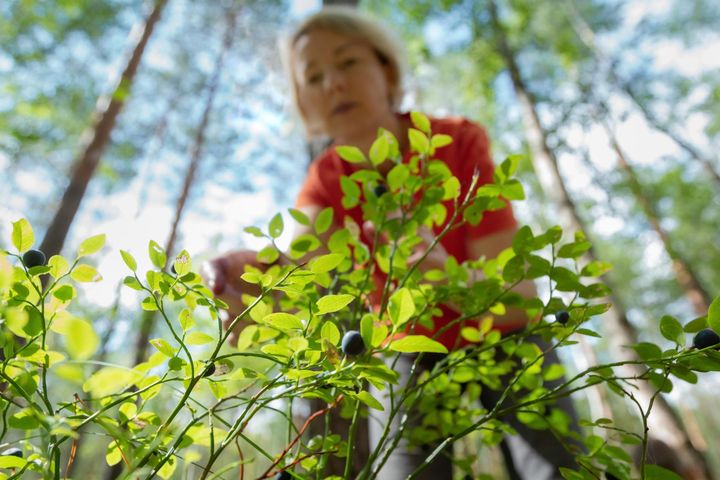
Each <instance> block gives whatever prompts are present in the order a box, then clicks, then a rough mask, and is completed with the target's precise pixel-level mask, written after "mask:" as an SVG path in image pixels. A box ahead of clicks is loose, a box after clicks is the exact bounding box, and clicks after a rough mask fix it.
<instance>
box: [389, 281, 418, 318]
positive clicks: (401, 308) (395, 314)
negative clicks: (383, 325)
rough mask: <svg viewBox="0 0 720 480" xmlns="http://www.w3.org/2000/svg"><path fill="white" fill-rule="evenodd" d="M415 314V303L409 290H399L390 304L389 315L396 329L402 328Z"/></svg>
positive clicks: (392, 297) (392, 296)
mask: <svg viewBox="0 0 720 480" xmlns="http://www.w3.org/2000/svg"><path fill="white" fill-rule="evenodd" d="M414 313H415V302H414V301H413V298H412V295H411V294H410V291H409V290H408V289H407V288H404V287H403V288H399V289H397V290H396V291H395V292H394V293H393V294H392V295H391V296H390V300H389V302H388V315H390V320H391V321H392V323H393V325H395V326H396V327H401V326H402V325H404V324H405V323H406V322H407V321H408V320H410V318H412V316H413V314H414Z"/></svg>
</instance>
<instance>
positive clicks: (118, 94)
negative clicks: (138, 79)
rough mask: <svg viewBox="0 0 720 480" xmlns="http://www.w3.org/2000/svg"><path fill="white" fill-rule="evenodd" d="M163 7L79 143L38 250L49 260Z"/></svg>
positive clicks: (58, 247)
mask: <svg viewBox="0 0 720 480" xmlns="http://www.w3.org/2000/svg"><path fill="white" fill-rule="evenodd" d="M166 3H167V0H156V2H155V7H154V8H153V11H152V12H151V13H150V16H149V17H148V19H147V21H146V22H145V26H144V28H143V30H142V33H141V35H140V38H139V40H138V42H137V44H136V46H135V48H134V49H133V51H132V54H131V55H130V59H129V60H128V62H127V64H126V66H125V70H124V71H123V73H122V75H121V76H120V81H119V83H118V85H117V87H115V90H114V91H113V93H112V96H111V97H110V98H108V97H106V96H103V97H100V99H98V102H97V112H96V118H97V121H96V123H95V125H94V127H93V129H92V131H90V132H89V133H86V134H85V135H83V137H85V139H86V140H85V141H83V142H82V143H83V144H84V145H85V147H84V149H83V151H82V153H81V154H80V156H79V157H78V158H77V160H76V161H75V163H74V166H73V171H72V175H71V178H70V184H69V185H68V186H67V188H66V190H65V193H64V194H63V196H62V200H61V201H60V205H59V207H58V210H57V212H56V213H55V216H54V217H53V219H52V221H51V222H50V226H49V227H48V229H47V232H46V233H45V237H44V238H43V241H42V244H41V245H40V250H42V251H43V252H45V255H46V256H47V257H48V258H50V257H51V256H53V255H57V254H59V253H60V251H61V250H62V247H63V244H64V243H65V238H66V237H67V234H68V231H69V230H70V225H71V224H72V222H73V220H74V218H75V215H76V214H77V211H78V209H79V208H80V202H81V201H82V199H83V196H84V195H85V191H86V190H87V186H88V183H89V182H90V179H91V178H92V176H93V174H94V173H95V170H96V169H97V166H98V164H99V163H100V159H101V157H102V154H103V152H104V151H105V148H106V147H107V145H108V143H109V141H110V135H111V134H112V131H113V127H114V126H115V121H116V120H117V117H118V115H119V114H120V111H121V110H122V107H123V105H124V104H125V100H126V98H127V95H128V93H129V90H130V87H131V86H132V84H133V80H134V78H135V74H136V73H137V70H138V66H139V65H140V60H141V59H142V56H143V53H144V52H145V47H146V46H147V43H148V40H149V39H150V36H151V35H152V33H153V30H154V29H155V25H156V24H157V22H158V20H159V19H160V14H161V13H162V10H163V7H164V6H165V4H166ZM134 32H135V31H134ZM134 32H133V33H131V36H135V33H134Z"/></svg>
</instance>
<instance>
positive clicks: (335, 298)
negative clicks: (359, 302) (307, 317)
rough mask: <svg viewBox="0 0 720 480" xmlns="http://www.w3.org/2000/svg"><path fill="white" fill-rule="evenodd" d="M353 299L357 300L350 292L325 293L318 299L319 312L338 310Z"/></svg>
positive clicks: (320, 313)
mask: <svg viewBox="0 0 720 480" xmlns="http://www.w3.org/2000/svg"><path fill="white" fill-rule="evenodd" d="M353 300H355V297H354V296H353V295H348V294H339V295H325V296H324V297H322V298H320V299H319V300H318V301H317V307H318V312H317V314H318V315H324V314H326V313H332V312H337V311H338V310H341V309H343V308H345V307H346V306H347V305H348V304H350V302H352V301H353Z"/></svg>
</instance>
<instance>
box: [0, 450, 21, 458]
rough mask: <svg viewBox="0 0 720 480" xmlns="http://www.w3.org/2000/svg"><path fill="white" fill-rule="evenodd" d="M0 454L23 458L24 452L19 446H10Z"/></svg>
mask: <svg viewBox="0 0 720 480" xmlns="http://www.w3.org/2000/svg"><path fill="white" fill-rule="evenodd" d="M0 456H2V457H18V458H23V453H22V450H20V449H19V448H8V449H7V450H4V451H3V452H2V453H0Z"/></svg>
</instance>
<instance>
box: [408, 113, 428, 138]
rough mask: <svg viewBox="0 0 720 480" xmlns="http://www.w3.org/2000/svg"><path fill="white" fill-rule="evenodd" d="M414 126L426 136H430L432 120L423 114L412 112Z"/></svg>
mask: <svg viewBox="0 0 720 480" xmlns="http://www.w3.org/2000/svg"><path fill="white" fill-rule="evenodd" d="M410 120H411V121H412V124H413V125H414V126H415V127H417V128H418V130H420V131H422V132H423V133H425V134H426V135H430V120H429V119H428V117H427V116H426V115H425V114H424V113H421V112H410Z"/></svg>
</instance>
